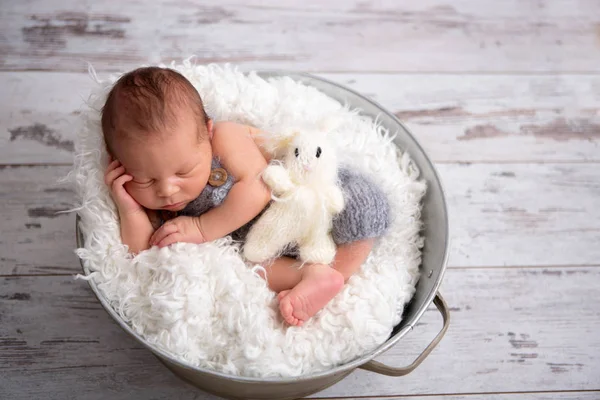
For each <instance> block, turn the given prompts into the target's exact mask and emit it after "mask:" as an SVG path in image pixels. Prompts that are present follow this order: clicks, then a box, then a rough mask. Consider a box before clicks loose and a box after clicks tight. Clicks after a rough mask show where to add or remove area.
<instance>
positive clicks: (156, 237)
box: [150, 223, 179, 247]
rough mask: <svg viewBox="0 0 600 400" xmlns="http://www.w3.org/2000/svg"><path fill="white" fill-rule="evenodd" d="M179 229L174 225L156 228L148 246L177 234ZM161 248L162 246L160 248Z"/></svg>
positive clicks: (167, 224)
mask: <svg viewBox="0 0 600 400" xmlns="http://www.w3.org/2000/svg"><path fill="white" fill-rule="evenodd" d="M178 230H179V229H178V228H177V225H175V224H169V223H166V224H164V225H163V226H161V227H160V228H158V229H157V230H156V231H155V232H154V233H153V234H152V236H151V237H150V246H154V245H156V244H158V243H160V241H161V240H163V239H164V238H165V237H167V236H169V235H171V234H173V233H175V232H177V231H178ZM161 247H162V246H161Z"/></svg>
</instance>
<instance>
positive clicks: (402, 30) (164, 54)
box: [0, 0, 600, 72]
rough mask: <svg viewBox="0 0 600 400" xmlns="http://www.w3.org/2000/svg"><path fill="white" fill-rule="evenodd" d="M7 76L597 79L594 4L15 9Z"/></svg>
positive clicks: (3, 28)
mask: <svg viewBox="0 0 600 400" xmlns="http://www.w3.org/2000/svg"><path fill="white" fill-rule="evenodd" d="M0 17H1V23H0V38H1V41H0V54H1V56H0V68H1V69H2V70H53V71H57V70H58V71H81V70H83V69H84V68H85V62H87V61H89V62H92V63H94V64H95V65H96V66H97V67H99V68H101V69H103V70H108V69H110V70H119V69H121V68H128V67H132V66H134V65H138V64H140V63H147V62H151V63H154V62H159V61H170V60H181V59H182V58H186V57H188V56H189V55H193V54H195V55H196V56H197V57H198V59H199V60H200V61H201V62H233V63H237V64H241V65H243V66H245V67H250V68H256V67H268V68H279V69H292V70H311V71H315V70H319V71H385V72H390V71H411V72H431V71H445V72H450V71H451V72H464V71H476V72H497V71H502V72H505V71H528V72H532V71H544V72H546V71H552V72H566V71H594V72H597V71H599V68H600V67H599V65H600V51H599V46H600V39H599V33H598V32H599V29H600V28H599V27H600V4H599V3H598V2H597V1H594V0H578V1H577V2H576V4H575V5H574V4H573V2H571V1H568V0H522V1H521V0H519V1H517V0H511V1H509V2H502V3H495V2H490V3H486V5H485V6H482V5H481V2H480V1H478V0H465V1H461V2H451V1H447V0H446V1H444V0H425V1H419V2H397V1H394V0H386V1H380V2H368V1H367V2H365V1H359V0H353V1H342V0H335V1H328V2H326V3H323V2H317V1H303V2H299V1H294V0H286V1H281V0H277V1H275V0H270V1H266V2H265V1H260V2H259V1H256V0H254V1H246V2H238V1H233V0H227V1H221V0H219V1H217V0H210V1H203V2H191V1H185V0H177V1H173V0H163V1H153V2H151V3H148V2H146V1H140V0H137V1H130V2H126V3H123V2H119V1H114V0H113V1H104V2H79V1H75V0H68V1H63V2H58V1H43V0H25V1H19V2H7V3H6V4H4V5H3V6H2V13H1V14H0Z"/></svg>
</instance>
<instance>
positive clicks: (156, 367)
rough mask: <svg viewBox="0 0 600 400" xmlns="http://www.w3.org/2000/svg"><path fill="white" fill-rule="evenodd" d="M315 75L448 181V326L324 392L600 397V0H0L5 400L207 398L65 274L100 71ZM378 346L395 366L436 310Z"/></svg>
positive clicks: (73, 269) (1, 378)
mask: <svg viewBox="0 0 600 400" xmlns="http://www.w3.org/2000/svg"><path fill="white" fill-rule="evenodd" d="M191 54H196V55H197V57H198V61H199V62H231V63H235V64H238V65H240V66H241V67H243V68H246V69H247V68H270V69H289V70H295V71H310V72H313V73H316V74H318V75H320V76H323V77H326V78H329V79H332V80H334V81H337V82H340V83H342V84H345V85H347V86H349V87H351V88H353V89H356V90H358V91H359V92H362V93H364V94H366V95H368V96H370V97H372V98H374V99H375V100H376V101H378V102H380V103H381V104H383V105H384V106H385V107H387V108H388V109H390V110H392V111H393V112H394V113H396V115H397V116H398V117H399V118H400V119H401V120H403V121H405V122H406V123H407V124H408V126H409V127H410V128H411V129H412V131H413V133H414V134H415V136H416V137H417V138H418V140H419V141H420V142H421V143H422V144H423V146H424V147H425V149H426V151H427V152H428V153H429V155H430V156H431V157H432V158H433V160H434V161H435V162H436V164H437V167H438V168H439V171H440V173H441V176H442V179H443V181H444V185H445V188H446V189H447V195H448V201H449V207H450V219H451V234H452V251H451V256H450V261H449V268H448V270H447V273H446V277H445V281H444V283H443V286H442V293H443V294H444V296H445V298H446V300H447V302H448V304H449V305H450V307H451V310H452V324H451V327H450V329H449V331H448V334H447V336H446V337H445V338H444V340H443V341H442V342H441V344H440V345H439V347H438V348H437V349H436V350H435V351H434V352H433V353H432V354H431V355H430V357H429V358H428V359H427V360H426V361H425V362H424V363H423V365H422V366H421V367H419V368H418V369H417V370H416V371H414V372H413V373H412V374H410V375H408V376H406V377H403V378H389V377H383V376H378V375H375V374H373V373H370V372H365V371H357V372H355V373H354V374H352V375H351V376H350V377H348V378H347V379H345V380H343V381H342V382H341V383H338V384H337V385H335V386H333V387H331V388H329V389H327V390H325V391H324V392H322V393H320V394H318V395H315V397H318V398H328V399H333V398H336V399H338V398H362V399H383V398H385V399H396V398H402V399H417V398H422V397H424V396H427V398H430V399H435V400H450V399H452V400H456V399H501V400H525V399H534V400H542V399H569V400H571V399H572V400H575V399H586V400H591V399H600V307H599V306H598V300H599V299H600V168H599V167H600V1H598V0H573V1H571V0H514V1H493V0H487V1H482V0H461V1H450V0H420V1H418V2H415V1H408V0H407V1H398V0H389V1H383V0H382V1H375V0H371V1H353V0H347V1H342V0H328V1H327V2H322V1H312V0H311V1H309V0H304V1H300V0H298V1H292V0H285V1H283V0H277V1H275V0H271V1H258V0H252V1H250V0H248V1H232V0H219V1H218V0H211V1H197V2H196V1H189V0H171V1H167V0H165V1H141V0H132V1H128V2H123V1H120V0H119V1H117V0H105V1H91V0H89V1H80V0H62V1H59V0H51V1H43V0H20V1H18V2H17V1H14V2H11V1H2V2H1V3H0V204H1V206H0V221H2V222H0V226H1V237H0V399H7V400H13V399H26V400H30V399H61V400H62V399H86V400H87V399H92V400H93V399H117V400H120V399H123V400H125V399H127V400H130V399H202V400H204V399H215V397H213V396H209V395H206V394H204V393H202V392H199V391H198V390H196V389H194V388H192V387H191V386H189V385H187V384H185V383H183V382H181V381H179V380H178V379H177V378H176V377H174V376H173V375H171V374H170V373H169V372H168V371H167V370H166V369H165V368H164V367H163V366H162V365H161V364H159V362H158V361H157V360H156V359H155V358H154V357H153V356H152V355H151V354H150V353H149V352H148V351H146V350H145V349H143V348H142V347H141V346H139V345H137V344H136V343H135V342H134V341H133V340H132V339H130V338H129V337H128V336H126V334H125V333H123V332H122V331H121V330H120V329H119V328H118V327H117V325H116V324H115V323H113V322H112V321H111V320H110V319H109V317H108V315H107V314H106V313H105V312H104V311H103V310H102V308H101V307H100V305H99V304H98V303H97V302H96V301H95V299H94V297H93V295H92V293H91V291H90V290H89V289H88V287H87V284H86V283H84V282H82V281H74V280H73V274H74V273H77V272H79V264H78V261H77V259H76V257H75V255H74V253H73V248H74V246H75V238H74V217H73V216H72V215H62V214H60V215H57V214H56V211H59V210H63V209H65V208H68V207H69V206H70V205H71V202H72V200H73V193H72V191H71V190H70V189H69V188H65V187H62V186H59V185H57V184H56V183H55V181H56V180H57V178H59V177H61V176H63V175H64V174H65V173H66V172H67V171H68V169H69V165H70V163H71V159H72V152H73V132H72V130H71V129H70V127H71V125H72V123H73V121H74V120H75V119H76V118H77V115H78V110H79V109H80V107H81V106H82V98H83V97H84V96H85V95H86V94H87V91H88V89H89V88H90V87H91V81H90V80H89V79H88V77H87V75H86V73H85V71H86V65H85V62H86V61H90V62H92V63H93V64H94V66H95V67H96V69H97V70H98V72H99V73H100V74H101V75H106V74H108V73H109V72H114V71H122V70H123V69H127V68H132V67H135V66H138V65H140V64H142V63H155V62H159V61H161V60H164V61H169V60H173V59H174V60H181V59H182V58H186V57H187V56H188V55H191ZM430 311H431V312H428V313H426V314H425V317H424V318H423V319H422V320H421V322H420V323H419V324H418V327H417V329H415V330H414V331H413V332H411V333H410V334H409V335H408V337H406V339H403V340H402V341H401V342H400V343H399V344H398V345H397V346H396V347H395V348H394V349H392V350H390V351H389V353H387V354H385V355H384V356H383V357H381V361H384V362H386V363H390V364H393V365H398V366H400V365H402V364H406V363H407V362H409V361H410V360H411V358H412V357H414V356H415V355H416V354H418V353H419V352H420V350H421V349H422V348H423V347H424V346H425V345H426V343H427V342H428V341H429V340H430V339H431V338H432V337H433V336H434V335H435V334H436V333H437V330H438V329H439V327H440V324H441V321H440V317H439V315H438V313H437V312H435V311H434V310H433V309H431V310H430Z"/></svg>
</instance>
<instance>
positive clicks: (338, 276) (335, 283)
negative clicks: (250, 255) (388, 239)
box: [269, 239, 374, 325]
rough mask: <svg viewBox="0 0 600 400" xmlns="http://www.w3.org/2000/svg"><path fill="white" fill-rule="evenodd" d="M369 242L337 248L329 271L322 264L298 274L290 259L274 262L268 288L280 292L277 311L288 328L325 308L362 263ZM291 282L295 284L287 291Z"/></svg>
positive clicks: (359, 242) (369, 249) (308, 266)
mask: <svg viewBox="0 0 600 400" xmlns="http://www.w3.org/2000/svg"><path fill="white" fill-rule="evenodd" d="M373 242H374V240H373V239H366V240H360V241H357V242H353V243H347V244H344V245H341V246H340V247H339V248H338V250H337V253H336V256H335V259H334V262H333V268H331V267H329V266H328V265H323V264H308V265H306V266H304V268H302V269H301V270H298V269H297V266H296V265H297V261H295V260H293V259H287V260H282V259H280V260H277V261H278V262H276V263H275V264H274V266H275V268H272V270H271V272H274V271H276V274H275V279H274V280H273V281H272V282H269V287H270V288H271V289H272V290H274V291H280V293H279V296H278V299H279V310H280V312H281V315H282V316H283V318H284V319H285V320H286V321H287V322H288V323H289V324H290V325H302V324H303V323H304V321H306V320H308V319H309V318H310V317H312V316H313V315H315V314H316V313H317V312H319V311H320V310H321V309H322V308H323V307H325V305H327V303H329V301H330V300H331V299H333V298H334V297H335V295H336V294H338V293H339V291H340V290H341V289H342V286H343V284H344V282H345V281H347V280H348V279H349V278H350V276H352V275H353V274H354V273H355V272H356V271H358V269H359V268H360V266H361V265H362V264H363V263H364V262H365V260H366V259H367V256H368V255H369V253H370V252H371V249H372V248H373ZM294 263H296V265H294ZM294 270H295V272H294ZM272 277H273V275H271V278H272ZM294 282H296V283H297V284H295V285H294V286H292V287H290V285H291V284H293V283H294ZM284 288H289V289H291V290H285V289H284Z"/></svg>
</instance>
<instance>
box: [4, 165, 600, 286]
mask: <svg viewBox="0 0 600 400" xmlns="http://www.w3.org/2000/svg"><path fill="white" fill-rule="evenodd" d="M68 169H69V168H68V167H43V166H29V167H4V168H3V169H0V202H1V204H3V207H2V208H1V209H0V220H2V221H3V223H2V224H3V225H2V226H3V229H2V237H1V238H0V257H1V259H0V261H1V262H2V264H0V271H1V272H0V275H2V274H4V275H6V274H11V275H15V274H16V275H19V274H47V273H71V272H77V271H79V269H80V267H79V263H78V261H77V259H76V257H75V255H74V254H73V249H74V247H75V232H74V229H75V222H74V218H75V217H74V216H73V215H72V214H68V215H67V214H58V215H57V214H56V212H57V211H60V210H65V209H68V208H70V207H72V205H73V204H74V203H73V201H74V200H73V193H72V191H71V190H70V189H68V188H67V187H65V186H60V185H58V184H57V183H56V182H57V180H58V179H59V178H61V177H63V176H65V175H66V174H67V172H68ZM438 169H439V172H440V175H441V178H442V182H443V183H444V185H445V187H446V192H447V200H448V206H449V215H450V227H451V239H452V244H451V251H450V260H449V264H450V266H452V267H465V266H476V267H480V266H482V267H495V266H519V265H531V266H543V265H572V264H578V265H584V264H598V260H600V248H599V247H598V246H597V244H598V243H599V242H600V229H599V228H598V227H600V209H599V208H598V207H597V199H598V198H600V168H598V165H597V164H533V165H527V164H525V165H523V164H442V165H439V168H438Z"/></svg>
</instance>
